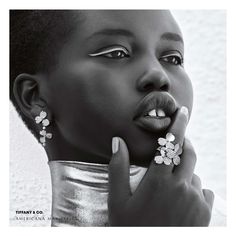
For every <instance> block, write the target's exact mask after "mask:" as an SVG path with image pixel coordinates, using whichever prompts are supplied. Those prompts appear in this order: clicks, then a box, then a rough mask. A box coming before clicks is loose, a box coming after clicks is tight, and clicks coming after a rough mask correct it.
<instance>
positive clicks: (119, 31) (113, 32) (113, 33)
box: [87, 29, 134, 40]
mask: <svg viewBox="0 0 236 236" xmlns="http://www.w3.org/2000/svg"><path fill="white" fill-rule="evenodd" d="M100 35H101V36H102V35H106V36H118V35H120V36H126V37H134V35H133V34H132V33H131V32H130V31H128V30H125V29H103V30H100V31H98V32H95V33H93V34H92V35H90V36H89V37H88V38H87V40H88V39H90V38H92V37H94V36H100Z"/></svg>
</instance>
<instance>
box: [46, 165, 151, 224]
mask: <svg viewBox="0 0 236 236" xmlns="http://www.w3.org/2000/svg"><path fill="white" fill-rule="evenodd" d="M49 167H50V171H51V179H52V222H51V224H52V226H108V207H107V197H108V165H106V164H96V163H85V162H77V161H49ZM146 170H147V169H146V168H143V167H139V166H135V165H131V166H130V187H131V191H132V192H134V191H135V189H136V187H137V186H138V184H139V182H140V181H141V179H142V177H143V176H144V174H145V172H146Z"/></svg>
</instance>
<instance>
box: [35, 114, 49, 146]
mask: <svg viewBox="0 0 236 236" xmlns="http://www.w3.org/2000/svg"><path fill="white" fill-rule="evenodd" d="M46 117H47V112H45V111H41V112H40V114H39V116H36V117H35V122H36V124H39V123H42V126H43V127H42V130H41V131H40V132H39V134H40V135H41V137H40V138H39V141H40V143H41V144H42V145H43V146H44V147H45V146H46V138H48V139H51V138H52V133H47V131H46V127H47V126H49V125H50V121H49V120H48V119H47V118H46Z"/></svg>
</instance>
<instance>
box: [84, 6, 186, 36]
mask: <svg viewBox="0 0 236 236" xmlns="http://www.w3.org/2000/svg"><path fill="white" fill-rule="evenodd" d="M81 14H82V15H83V19H84V20H83V23H82V24H80V30H81V29H82V30H83V33H84V34H85V35H86V36H89V35H92V34H93V33H95V32H97V31H99V30H103V29H109V28H111V29H125V30H128V31H131V32H132V33H133V34H134V35H135V36H137V37H138V36H145V37H148V36H150V37H152V36H157V35H158V34H163V33H165V32H171V33H175V34H178V35H180V36H181V35H182V34H181V31H180V29H179V27H178V25H177V23H176V21H175V20H174V18H173V17H172V15H171V13H170V11H168V10H87V11H81Z"/></svg>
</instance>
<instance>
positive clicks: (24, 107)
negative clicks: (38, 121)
mask: <svg viewBox="0 0 236 236" xmlns="http://www.w3.org/2000/svg"><path fill="white" fill-rule="evenodd" d="M38 80H39V78H38V77H37V76H36V75H31V74H25V73H23V74H20V75H18V76H17V77H16V79H15V81H14V85H13V94H14V97H15V100H16V102H17V104H18V106H19V108H20V110H21V111H22V113H23V114H24V115H25V116H26V117H28V118H30V119H33V118H34V117H35V116H36V115H37V114H39V112H40V109H41V110H42V109H43V107H45V106H46V104H45V102H44V101H43V100H42V99H41V98H40V93H39V83H38ZM36 113H37V114H36Z"/></svg>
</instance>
